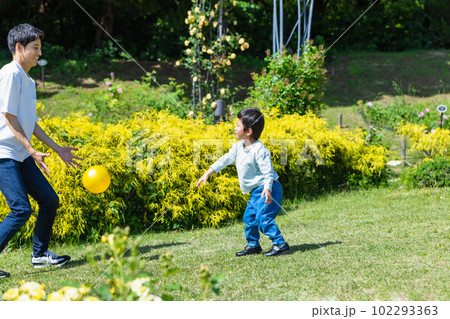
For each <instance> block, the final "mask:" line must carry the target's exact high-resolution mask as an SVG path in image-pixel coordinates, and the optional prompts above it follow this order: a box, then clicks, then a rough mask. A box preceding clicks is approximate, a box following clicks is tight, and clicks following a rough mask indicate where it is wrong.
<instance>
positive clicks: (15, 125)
mask: <svg viewBox="0 0 450 319" xmlns="http://www.w3.org/2000/svg"><path fill="white" fill-rule="evenodd" d="M5 118H6V124H7V125H8V127H9V128H10V130H11V131H12V132H13V134H14V136H15V137H16V138H17V140H18V141H19V142H20V144H22V145H23V147H24V148H25V150H26V151H27V152H28V153H29V154H30V155H31V157H32V158H33V159H34V160H35V162H36V163H37V164H38V166H39V167H40V168H41V170H42V171H43V172H44V174H45V175H47V176H48V174H49V173H50V170H49V169H48V167H47V165H45V158H46V157H47V156H50V154H45V153H41V152H37V151H36V150H35V149H34V148H33V146H31V143H30V141H29V140H28V138H27V136H26V135H25V131H24V130H23V127H22V125H21V124H20V122H19V120H18V119H17V117H16V116H15V115H12V114H10V113H6V114H5ZM36 125H37V124H36Z"/></svg>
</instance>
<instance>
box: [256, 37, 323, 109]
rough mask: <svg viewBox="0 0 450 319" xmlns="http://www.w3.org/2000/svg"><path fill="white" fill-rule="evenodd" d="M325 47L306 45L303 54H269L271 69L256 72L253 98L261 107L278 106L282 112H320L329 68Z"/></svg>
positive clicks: (268, 62) (269, 66) (268, 59)
mask: <svg viewBox="0 0 450 319" xmlns="http://www.w3.org/2000/svg"><path fill="white" fill-rule="evenodd" d="M323 52H324V51H323V48H322V47H319V48H318V47H315V46H312V45H307V46H304V48H303V54H302V55H301V56H300V57H298V56H297V54H294V55H289V54H287V53H286V51H283V52H282V53H281V54H280V55H275V56H269V54H268V55H267V57H266V62H267V69H263V71H262V73H261V74H254V75H253V79H254V81H255V83H254V88H253V89H252V90H251V92H250V96H251V98H252V99H253V100H254V101H256V103H257V105H258V107H259V108H261V109H266V110H267V109H270V108H272V107H277V108H278V109H279V110H280V112H281V114H302V115H303V114H306V113H307V112H308V111H312V112H313V113H315V114H318V113H319V112H320V111H321V110H322V109H323V108H324V104H322V103H321V100H322V98H323V94H324V93H323V91H324V85H325V83H326V77H325V73H326V69H324V68H323V64H324V59H325V58H324V56H323Z"/></svg>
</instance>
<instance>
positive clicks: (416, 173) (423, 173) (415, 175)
mask: <svg viewBox="0 0 450 319" xmlns="http://www.w3.org/2000/svg"><path fill="white" fill-rule="evenodd" d="M400 180H401V181H402V182H403V183H404V184H405V185H407V186H412V187H446V186H450V159H449V158H445V157H435V158H432V159H425V160H424V161H423V162H422V163H420V164H418V165H417V166H416V167H414V168H410V167H407V168H406V169H405V170H404V171H403V172H402V175H401V177H400Z"/></svg>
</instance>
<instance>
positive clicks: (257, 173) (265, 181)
mask: <svg viewBox="0 0 450 319" xmlns="http://www.w3.org/2000/svg"><path fill="white" fill-rule="evenodd" d="M231 164H236V169H237V173H238V179H239V185H240V187H241V190H242V193H243V194H247V193H249V192H251V191H252V190H253V189H255V188H257V187H259V186H261V185H264V188H265V189H268V190H270V191H272V184H273V181H275V180H277V179H278V174H277V172H275V170H274V169H273V166H272V160H271V158H270V151H269V150H268V149H267V148H266V147H265V146H264V144H262V143H261V142H260V141H256V142H255V143H253V145H252V146H251V147H250V148H249V149H247V150H244V142H243V141H239V142H237V143H235V144H233V146H232V147H231V149H230V150H229V151H228V153H226V154H225V155H223V156H222V157H221V158H219V159H218V160H217V161H216V162H215V163H214V164H212V165H211V166H210V168H212V169H213V170H214V172H216V173H218V172H219V171H221V170H222V169H223V168H225V167H227V166H228V165H231Z"/></svg>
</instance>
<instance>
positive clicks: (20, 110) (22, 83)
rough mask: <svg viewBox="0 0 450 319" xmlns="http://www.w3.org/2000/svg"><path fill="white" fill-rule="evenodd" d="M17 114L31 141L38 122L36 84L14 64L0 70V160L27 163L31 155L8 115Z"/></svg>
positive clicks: (17, 64)
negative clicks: (18, 137) (14, 131)
mask: <svg viewBox="0 0 450 319" xmlns="http://www.w3.org/2000/svg"><path fill="white" fill-rule="evenodd" d="M6 113H10V114H12V115H15V116H16V117H17V119H18V121H19V123H20V125H22V128H23V130H24V132H25V135H26V137H27V139H28V140H29V141H31V138H32V136H33V131H34V127H35V125H36V122H37V121H38V119H37V116H36V84H35V82H34V80H33V79H32V78H31V77H30V76H29V75H28V74H27V73H26V72H25V71H24V70H23V69H22V67H21V66H20V64H19V63H17V62H15V61H12V62H11V63H8V64H6V65H5V66H4V67H3V68H2V69H1V70H0V158H11V159H13V160H16V161H19V162H23V161H24V159H25V158H27V157H28V156H30V154H28V152H27V151H26V150H25V148H24V147H23V145H22V144H21V143H20V142H19V140H18V139H17V138H16V137H15V136H14V134H13V132H12V131H11V129H10V128H9V127H8V125H7V124H6V118H5V114H6Z"/></svg>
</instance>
